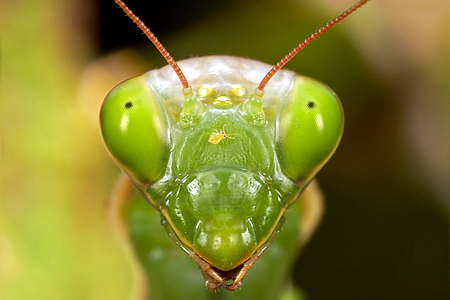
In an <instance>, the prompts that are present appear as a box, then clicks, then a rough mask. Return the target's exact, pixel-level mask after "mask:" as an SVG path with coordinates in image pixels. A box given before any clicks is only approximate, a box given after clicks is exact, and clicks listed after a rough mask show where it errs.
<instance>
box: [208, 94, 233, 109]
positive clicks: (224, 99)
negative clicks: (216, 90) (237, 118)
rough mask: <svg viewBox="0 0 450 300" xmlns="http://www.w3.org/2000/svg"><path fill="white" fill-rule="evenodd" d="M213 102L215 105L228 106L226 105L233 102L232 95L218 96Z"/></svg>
mask: <svg viewBox="0 0 450 300" xmlns="http://www.w3.org/2000/svg"><path fill="white" fill-rule="evenodd" d="M213 104H214V105H215V106H219V107H226V106H230V105H231V104H232V102H231V99H230V97H227V96H219V97H217V98H216V99H215V100H214V102H213Z"/></svg>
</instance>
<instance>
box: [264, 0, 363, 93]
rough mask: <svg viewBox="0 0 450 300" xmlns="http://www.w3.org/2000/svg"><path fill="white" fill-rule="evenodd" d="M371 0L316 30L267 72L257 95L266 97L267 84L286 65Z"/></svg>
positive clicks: (359, 4)
mask: <svg viewBox="0 0 450 300" xmlns="http://www.w3.org/2000/svg"><path fill="white" fill-rule="evenodd" d="M368 1H369V0H361V1H359V2H358V3H356V4H355V5H353V6H352V7H350V8H349V9H347V10H346V11H344V12H343V13H342V14H341V15H339V16H338V17H336V18H335V19H333V20H331V21H330V22H328V23H327V24H325V25H324V26H323V27H321V28H320V29H319V30H316V31H315V32H314V33H313V34H311V35H310V36H309V37H308V38H306V39H305V40H304V41H303V42H301V43H300V44H299V45H298V46H297V47H295V48H294V49H292V51H291V52H289V53H288V54H287V55H286V56H285V57H283V58H282V59H281V60H280V61H279V62H278V63H277V64H276V65H275V66H273V67H272V69H270V71H269V72H267V74H266V76H264V78H263V80H262V81H261V83H260V84H259V86H258V88H257V89H256V91H255V94H256V95H258V96H262V95H264V88H265V87H266V85H267V83H268V82H269V80H270V79H272V77H273V76H274V75H275V74H276V73H277V72H278V71H279V70H280V69H281V68H282V67H283V66H284V65H285V64H286V63H288V62H289V61H290V60H291V59H292V58H293V57H294V56H295V55H297V53H299V52H300V51H301V50H303V48H305V47H306V46H308V45H309V44H310V43H311V42H312V41H314V40H315V39H317V38H318V37H319V36H321V35H322V34H324V33H325V32H327V31H328V30H329V29H331V28H332V27H333V26H334V25H336V24H338V23H340V22H341V21H343V20H344V19H345V18H347V17H348V16H349V15H350V14H351V13H353V12H354V11H355V10H357V9H358V8H360V7H361V6H363V5H364V4H365V3H366V2H368Z"/></svg>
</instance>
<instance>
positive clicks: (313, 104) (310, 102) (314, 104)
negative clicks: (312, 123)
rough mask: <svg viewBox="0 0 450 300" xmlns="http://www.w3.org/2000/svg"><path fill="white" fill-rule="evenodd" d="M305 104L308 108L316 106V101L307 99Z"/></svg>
mask: <svg viewBox="0 0 450 300" xmlns="http://www.w3.org/2000/svg"><path fill="white" fill-rule="evenodd" d="M307 105H308V108H314V106H316V103H314V102H313V101H309V102H308V104H307Z"/></svg>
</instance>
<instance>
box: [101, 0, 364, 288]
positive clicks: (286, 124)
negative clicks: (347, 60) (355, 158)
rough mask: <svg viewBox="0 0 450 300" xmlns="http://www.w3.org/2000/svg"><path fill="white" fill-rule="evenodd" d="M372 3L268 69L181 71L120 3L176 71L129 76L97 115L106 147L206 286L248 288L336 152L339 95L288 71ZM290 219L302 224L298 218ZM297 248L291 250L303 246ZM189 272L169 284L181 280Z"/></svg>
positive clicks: (243, 62) (193, 62)
mask: <svg viewBox="0 0 450 300" xmlns="http://www.w3.org/2000/svg"><path fill="white" fill-rule="evenodd" d="M367 1H368V0H365V1H360V2H358V3H357V4H356V5H354V6H353V7H351V8H350V9H348V10H347V11H345V12H344V13H343V14H342V15H340V16H339V17H337V18H336V19H334V20H332V21H330V22H329V23H327V24H326V25H325V26H324V27H322V28H321V29H319V30H318V31H316V32H315V33H314V34H312V35H311V36H310V37H309V38H307V39H306V40H305V41H304V42H303V43H301V44H300V45H299V46H298V47H296V48H295V49H294V50H292V51H291V52H290V53H289V54H288V55H287V56H286V57H285V58H283V59H282V60H281V61H280V62H279V63H278V64H277V65H276V66H274V67H272V68H271V66H269V65H266V64H264V63H261V62H257V61H253V60H250V59H245V58H238V57H230V56H209V57H199V58H192V59H186V60H182V61H179V62H178V63H176V62H175V61H174V60H173V58H172V57H171V56H170V55H169V53H168V52H167V51H166V49H165V48H164V47H163V46H162V45H161V43H159V41H158V40H157V39H156V37H155V36H154V35H153V33H151V32H150V30H149V29H148V28H147V27H145V25H144V24H143V23H142V22H141V21H140V20H139V19H138V18H137V17H136V16H135V15H134V14H133V13H132V12H131V10H130V9H128V7H126V6H125V4H124V3H123V2H122V1H120V0H116V3H117V4H118V5H119V6H120V7H121V8H122V9H123V10H124V11H125V13H126V14H127V15H128V16H129V17H130V18H131V19H132V20H133V21H134V22H135V23H136V24H137V25H138V26H139V27H140V28H141V29H142V30H143V31H144V33H145V34H146V35H147V36H148V37H149V38H150V40H151V41H152V42H153V43H154V44H155V46H156V47H157V48H158V50H159V51H160V52H161V54H162V55H163V56H164V57H165V58H166V60H167V62H168V63H169V66H166V67H164V68H161V69H158V70H153V71H150V72H148V73H145V74H144V75H142V76H139V77H135V78H132V79H129V80H127V81H125V82H123V83H121V84H119V85H118V86H117V87H115V88H114V89H113V90H112V91H111V92H110V93H109V94H108V96H107V97H106V99H105V101H104V103H103V106H102V109H101V116H100V120H101V130H102V135H103V139H104V142H105V144H106V147H107V148H108V150H109V152H110V154H111V156H112V157H113V159H114V161H115V162H116V163H117V164H118V165H119V166H120V168H121V169H122V170H123V171H124V172H125V173H126V174H127V175H128V176H129V178H130V179H131V181H132V183H133V184H134V185H135V186H136V187H137V189H138V190H139V191H140V192H141V193H142V194H144V195H145V198H146V199H147V200H148V202H149V203H150V204H151V205H152V206H153V208H154V209H156V211H158V212H159V213H160V216H161V219H162V221H161V222H162V224H163V225H164V227H165V229H166V231H167V232H168V234H169V236H170V237H171V238H172V239H173V240H174V241H175V243H176V244H177V245H178V246H179V247H180V248H181V249H182V250H183V251H184V252H185V253H187V254H188V256H189V257H191V258H192V259H193V261H194V262H195V263H197V265H198V266H199V267H200V270H201V272H202V274H203V277H204V281H205V285H206V286H207V287H208V288H209V289H218V288H220V287H222V286H223V287H225V288H226V289H227V290H230V291H235V290H238V289H239V288H240V287H241V285H242V282H243V279H244V277H245V276H246V274H247V272H248V271H249V269H250V268H252V267H253V266H254V265H255V266H256V265H258V264H257V263H256V262H257V261H258V260H259V258H260V257H262V258H263V257H264V255H263V253H264V252H265V251H266V250H267V249H268V248H270V245H271V244H272V243H273V242H274V241H275V239H276V238H277V236H278V234H279V233H280V232H281V230H282V228H283V222H284V219H285V214H289V213H290V211H291V210H294V208H291V209H289V208H290V207H291V206H294V205H295V204H296V203H297V202H298V201H297V200H298V199H299V198H300V197H301V195H302V194H303V193H304V191H305V190H306V189H307V187H308V185H309V184H310V183H311V181H312V180H313V178H314V176H315V175H316V174H317V172H318V171H319V170H320V169H321V168H322V167H323V165H324V164H325V163H326V162H327V161H328V160H329V158H330V157H331V155H332V154H333V152H334V151H335V149H336V147H337V146H338V143H339V141H340V138H341V135H342V131H343V112H342V107H341V104H340V102H339V100H338V98H337V96H336V95H335V94H334V93H333V91H332V90H331V89H330V88H328V87H327V86H326V85H324V84H322V83H320V82H318V81H316V80H314V79H311V78H307V77H302V76H299V75H297V74H295V73H293V72H290V71H283V70H280V69H281V68H282V67H283V66H284V65H285V64H286V63H287V62H288V61H289V60H290V59H291V58H292V57H294V56H295V55H296V54H297V53H298V52H299V51H300V50H301V49H303V48H304V47H305V46H306V45H308V44H309V43H310V42H311V41H313V40H314V39H316V38H317V37H319V36H320V35H321V34H323V33H324V32H326V31H327V30H328V29H329V28H331V27H332V26H334V25H335V24H337V23H339V22H340V21H342V20H343V19H345V18H346V17H347V16H348V15H350V14H351V13H352V12H353V11H355V10H356V9H357V8H359V7H361V6H362V5H363V4H364V3H366V2H367ZM269 81H270V82H269ZM149 209H150V208H149ZM288 209H289V210H288ZM291 214H292V218H298V217H299V213H298V209H295V212H292V213H291ZM296 222H297V223H298V220H297V221H296ZM292 224H295V220H294V223H292ZM131 226H132V225H131ZM148 226H150V225H148ZM285 226H286V227H288V228H294V227H295V226H292V225H289V224H285ZM285 230H286V231H287V232H293V233H292V237H294V239H295V235H296V234H297V235H298V232H297V231H296V230H298V229H292V230H291V231H289V230H290V229H285ZM289 238H290V237H288V239H289ZM141 242H142V241H141ZM150 243H153V241H151V242H150ZM292 244H293V245H292V248H294V250H295V248H296V245H297V242H294V241H292ZM286 247H287V248H289V245H288V246H286ZM138 251H139V249H138ZM280 251H281V250H280ZM287 251H288V250H287ZM294 252H295V251H294ZM271 257H272V258H268V261H270V260H272V261H270V263H271V264H272V267H270V264H269V267H267V268H266V269H264V271H265V272H268V274H267V276H268V277H270V272H271V270H275V269H276V268H277V266H276V265H277V264H280V265H282V264H283V263H282V262H280V261H279V258H277V257H276V254H274V255H271ZM277 259H278V261H277ZM182 272H183V270H180V271H179V274H178V277H177V278H173V279H172V280H173V281H174V282H175V281H176V282H180V281H183V274H182Z"/></svg>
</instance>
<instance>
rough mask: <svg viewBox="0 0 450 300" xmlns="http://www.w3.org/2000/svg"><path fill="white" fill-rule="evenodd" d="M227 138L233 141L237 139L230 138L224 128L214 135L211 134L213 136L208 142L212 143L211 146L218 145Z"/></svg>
mask: <svg viewBox="0 0 450 300" xmlns="http://www.w3.org/2000/svg"><path fill="white" fill-rule="evenodd" d="M225 138H229V139H232V140H234V139H235V138H234V137H231V136H228V135H227V134H226V133H225V126H224V128H223V129H222V130H221V131H220V132H218V131H214V132H213V133H211V135H210V136H209V139H208V142H210V143H211V144H214V145H217V144H218V143H220V142H221V141H222V140H223V139H225Z"/></svg>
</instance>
